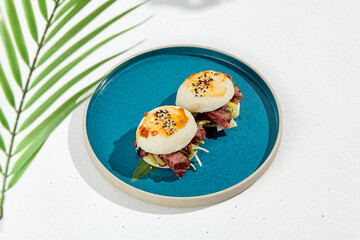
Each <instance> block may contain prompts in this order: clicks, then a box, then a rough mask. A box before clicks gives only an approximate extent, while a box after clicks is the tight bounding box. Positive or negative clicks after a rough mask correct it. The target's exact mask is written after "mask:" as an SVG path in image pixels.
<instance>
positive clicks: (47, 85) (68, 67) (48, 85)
mask: <svg viewBox="0 0 360 240" xmlns="http://www.w3.org/2000/svg"><path fill="white" fill-rule="evenodd" d="M126 31H129V29H127V30H124V31H122V32H120V33H117V34H115V35H113V36H111V37H109V38H107V39H105V40H104V41H102V42H100V43H98V44H96V45H95V46H94V47H92V48H91V49H89V50H88V51H86V52H85V53H83V54H82V55H81V56H79V57H78V58H76V59H75V60H73V61H72V62H71V63H69V64H68V65H66V66H65V67H63V68H62V69H60V70H59V71H58V72H57V73H55V75H53V76H52V77H51V78H50V79H49V80H48V81H47V82H46V83H45V84H44V85H42V86H41V87H40V88H39V90H37V91H36V92H35V93H34V95H33V96H32V97H31V98H30V99H29V101H28V102H27V103H26V105H25V107H24V109H27V108H29V107H30V106H31V105H32V104H33V103H34V102H35V101H36V100H37V99H39V98H40V97H41V96H42V95H43V94H44V93H45V92H46V91H47V90H48V89H49V88H51V87H52V86H53V85H54V84H55V83H56V82H57V81H58V80H59V79H60V78H61V77H62V76H64V75H65V74H66V73H67V72H68V71H70V70H71V69H72V68H73V67H75V66H76V65H77V64H78V63H79V62H81V61H82V60H83V59H84V58H86V57H87V56H88V55H90V54H91V53H92V52H94V51H95V50H96V49H98V48H99V47H101V46H103V45H104V44H105V43H107V42H109V41H110V40H112V39H113V38H115V37H117V36H119V35H121V34H123V33H124V32H126ZM136 45H137V44H136ZM131 48H132V47H131ZM131 48H130V49H131ZM128 50H129V49H128Z"/></svg>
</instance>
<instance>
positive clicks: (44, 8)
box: [38, 0, 47, 20]
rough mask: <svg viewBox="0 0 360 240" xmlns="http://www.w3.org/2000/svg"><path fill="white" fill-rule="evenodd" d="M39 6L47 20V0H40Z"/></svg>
mask: <svg viewBox="0 0 360 240" xmlns="http://www.w3.org/2000/svg"><path fill="white" fill-rule="evenodd" d="M38 3H39V8H40V12H41V15H43V17H44V19H45V20H47V6H46V0H38Z"/></svg>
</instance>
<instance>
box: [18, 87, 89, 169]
mask: <svg viewBox="0 0 360 240" xmlns="http://www.w3.org/2000/svg"><path fill="white" fill-rule="evenodd" d="M93 86H94V83H92V84H90V85H88V86H87V87H85V88H83V89H82V90H81V91H79V92H78V93H76V94H75V95H74V96H72V97H71V98H70V99H69V100H67V101H66V102H65V103H64V104H63V105H61V106H60V107H59V108H58V109H57V110H56V111H55V112H54V113H53V114H51V115H50V116H49V117H48V118H46V119H45V120H44V121H43V122H42V123H40V124H39V125H38V126H37V127H36V128H35V129H34V130H32V131H31V132H30V133H29V134H28V135H27V136H26V137H25V138H24V139H23V140H22V141H21V142H20V143H19V144H18V146H17V148H16V150H15V154H16V153H19V152H20V151H22V150H23V149H25V148H26V147H27V146H28V145H29V144H30V143H32V142H34V141H36V140H37V139H41V140H43V139H46V138H47V137H48V136H49V135H50V133H51V132H52V131H53V130H54V129H55V128H56V126H57V125H58V124H60V122H61V121H62V120H63V119H65V117H66V116H67V115H68V114H69V113H70V112H71V111H72V110H73V109H74V108H75V107H76V106H77V105H78V104H77V103H76V101H77V100H78V99H79V98H80V97H81V96H82V95H83V94H84V93H86V92H87V91H89V90H90V88H92V87H93ZM75 105H76V106H75ZM69 111H70V112H69ZM15 165H16V164H15ZM15 165H14V168H15ZM13 171H15V170H13Z"/></svg>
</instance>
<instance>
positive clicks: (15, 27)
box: [5, 0, 29, 65]
mask: <svg viewBox="0 0 360 240" xmlns="http://www.w3.org/2000/svg"><path fill="white" fill-rule="evenodd" d="M5 7H6V12H7V15H8V18H9V22H10V27H11V30H12V33H13V34H14V39H15V43H16V46H17V48H18V50H19V53H20V56H21V57H22V59H23V60H24V62H25V63H26V64H27V65H29V55H28V52H27V49H26V45H25V41H24V37H23V34H22V32H21V28H20V23H19V19H18V16H17V13H16V9H15V6H14V2H13V0H5Z"/></svg>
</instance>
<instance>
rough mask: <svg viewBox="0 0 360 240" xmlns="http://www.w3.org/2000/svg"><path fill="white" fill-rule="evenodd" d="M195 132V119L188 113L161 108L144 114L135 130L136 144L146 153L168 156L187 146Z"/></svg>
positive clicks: (179, 108)
mask: <svg viewBox="0 0 360 240" xmlns="http://www.w3.org/2000/svg"><path fill="white" fill-rule="evenodd" d="M196 131H197V125H196V122H195V119H194V117H193V116H192V115H191V113H190V112H189V111H187V110H186V109H184V108H181V107H176V106H161V107H158V108H155V109H153V110H151V111H150V112H148V113H145V114H144V118H143V119H142V120H141V122H140V124H139V126H138V128H137V130H136V142H137V145H138V147H140V148H142V149H143V150H144V151H146V152H148V153H153V154H168V153H172V152H176V151H179V150H181V149H182V148H184V147H185V146H186V145H187V144H189V142H190V141H191V140H192V139H193V138H194V136H195V133H196Z"/></svg>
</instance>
